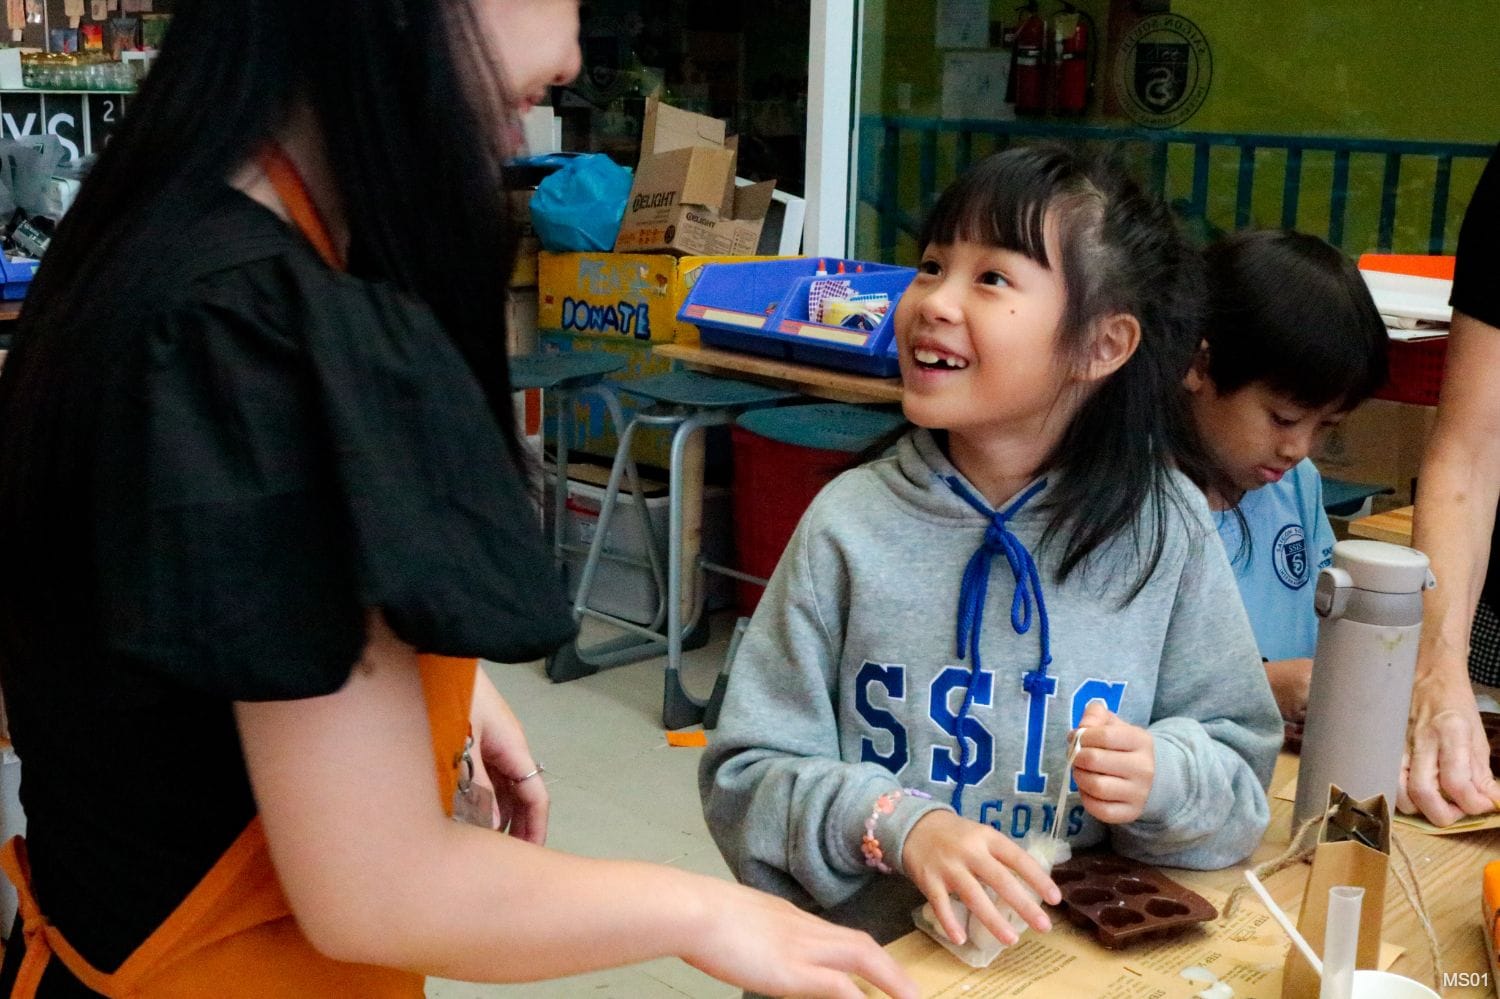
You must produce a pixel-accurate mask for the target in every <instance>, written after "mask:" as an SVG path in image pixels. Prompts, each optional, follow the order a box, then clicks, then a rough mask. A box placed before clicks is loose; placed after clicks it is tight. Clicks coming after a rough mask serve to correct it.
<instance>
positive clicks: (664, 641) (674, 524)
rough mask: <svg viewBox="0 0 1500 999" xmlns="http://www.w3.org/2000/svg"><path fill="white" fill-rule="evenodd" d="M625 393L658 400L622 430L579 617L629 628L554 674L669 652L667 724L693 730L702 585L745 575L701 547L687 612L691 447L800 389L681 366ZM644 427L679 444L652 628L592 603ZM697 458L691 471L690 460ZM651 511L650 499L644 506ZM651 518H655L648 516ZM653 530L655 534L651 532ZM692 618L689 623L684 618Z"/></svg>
mask: <svg viewBox="0 0 1500 999" xmlns="http://www.w3.org/2000/svg"><path fill="white" fill-rule="evenodd" d="M619 388H620V390H621V391H623V392H629V393H630V394H632V395H637V396H642V397H644V398H646V399H649V400H651V402H652V405H650V406H649V407H648V408H646V409H644V410H642V411H640V412H638V413H637V414H636V416H635V418H634V419H633V420H631V421H630V424H629V425H628V426H627V427H626V428H625V431H624V433H622V434H621V435H620V446H619V447H618V448H617V449H616V450H615V461H614V465H613V466H612V467H611V468H610V472H609V485H608V486H607V487H606V489H605V494H604V504H603V508H602V509H601V510H600V511H599V524H598V528H597V530H596V532H595V534H594V540H593V543H592V544H591V545H590V546H589V557H588V561H587V562H586V563H585V564H584V567H583V575H582V576H581V577H580V578H579V581H578V593H577V595H576V596H575V597H574V599H573V614H574V616H575V617H577V618H578V619H579V620H580V621H581V620H582V619H583V618H584V617H585V616H587V617H591V618H594V619H596V620H600V621H604V622H606V623H608V624H611V625H614V626H615V627H617V628H620V629H622V630H624V631H626V632H627V634H625V635H622V636H620V637H618V638H613V639H608V640H605V641H603V642H599V643H597V644H595V645H593V646H591V647H589V648H586V649H585V648H580V647H579V646H578V645H577V643H576V642H574V643H570V644H569V645H565V646H564V647H563V648H561V649H559V650H558V651H557V652H556V653H554V654H553V655H552V657H551V658H549V659H548V661H547V675H548V676H549V677H550V678H551V679H552V680H553V682H556V683H561V682H563V681H566V680H573V679H577V678H578V677H583V676H589V675H591V674H593V673H596V672H598V671H599V670H600V669H604V668H607V667H610V666H618V665H621V664H623V663H627V662H636V661H638V660H640V659H645V658H648V657H650V656H656V655H661V654H662V653H663V652H665V653H666V656H667V666H666V674H665V677H664V679H663V692H662V724H663V725H665V726H666V727H667V728H669V729H676V728H686V727H687V726H689V725H694V724H696V723H698V722H699V721H701V720H702V718H703V712H704V708H705V707H706V705H707V702H706V701H700V700H698V699H696V698H694V697H693V696H692V695H691V694H689V693H688V692H687V690H686V689H684V687H683V686H682V679H681V673H680V668H681V664H682V649H683V639H684V636H685V635H687V634H689V633H691V632H693V631H694V629H696V628H698V626H699V622H700V619H701V618H702V617H703V606H704V602H705V599H706V592H705V587H704V586H703V585H702V583H703V580H702V576H703V572H704V571H705V570H707V571H710V572H717V573H720V574H722V575H728V576H735V577H740V578H750V577H745V576H743V574H741V573H738V572H737V571H735V570H734V569H730V568H728V567H726V566H721V565H715V564H713V563H710V562H707V561H706V560H704V559H703V557H702V554H701V553H699V554H698V556H697V557H696V558H695V559H694V561H693V565H692V566H691V567H690V568H691V570H692V572H693V577H692V583H693V585H694V592H693V602H692V607H691V609H690V610H689V611H688V612H687V613H686V614H684V608H683V603H684V601H683V598H682V588H683V578H682V573H683V565H682V562H683V558H682V552H683V547H684V546H683V521H684V516H683V509H684V502H683V490H684V485H685V483H686V482H687V481H688V480H689V477H690V476H691V478H692V480H693V484H694V488H695V492H697V493H698V495H699V498H700V501H701V482H702V475H703V470H702V444H701V441H695V442H693V443H694V444H695V445H696V446H695V448H694V451H693V452H692V453H691V455H690V454H689V451H688V446H689V442H690V440H691V439H692V438H693V436H694V435H695V434H696V433H697V432H698V431H700V430H703V429H705V428H707V427H714V426H723V425H725V424H728V423H733V422H734V420H735V418H736V417H737V416H738V415H739V414H741V413H743V412H745V411H746V410H750V409H755V408H759V407H765V406H772V405H775V404H776V403H779V402H783V401H785V400H787V399H792V398H795V397H796V395H797V393H795V392H789V391H785V390H783V389H774V388H767V387H766V386H764V385H754V384H751V383H748V382H741V381H734V380H731V379H727V378H717V377H714V376H712V375H704V374H698V373H697V372H691V371H674V372H672V373H670V374H665V375H657V376H655V377H651V378H643V379H640V380H638V381H633V382H628V383H624V384H621V385H620V386H619ZM638 427H671V428H674V429H673V434H672V449H671V459H670V465H669V467H668V485H667V489H668V515H667V587H666V611H665V617H666V620H665V632H664V633H663V631H662V630H660V626H658V627H656V628H646V627H642V626H641V625H638V624H635V623H634V622H631V621H625V620H621V619H620V618H617V617H613V616H611V615H608V614H604V613H602V612H600V611H597V610H593V609H591V608H590V607H589V606H588V595H589V591H590V589H592V587H593V584H594V574H595V572H596V570H597V569H598V567H599V559H600V556H601V554H602V552H603V550H604V544H605V541H606V539H607V538H608V536H609V522H610V519H611V516H612V514H613V512H614V505H615V502H616V500H617V499H618V497H619V492H620V478H621V475H622V474H623V473H624V472H625V471H626V470H627V467H628V468H629V470H630V471H631V472H632V474H633V473H634V467H633V463H632V462H631V459H630V444H631V441H632V440H633V439H634V437H635V432H636V429H637V428H638ZM689 464H691V465H692V466H693V467H692V468H691V470H688V469H687V468H686V467H685V466H687V465H689ZM637 505H638V506H639V508H640V509H641V511H642V515H643V516H644V513H645V503H644V502H641V503H639V504H637ZM648 519H649V518H648ZM649 536H650V535H649V534H648V537H649ZM684 617H686V618H687V620H686V622H684V620H683V618H684Z"/></svg>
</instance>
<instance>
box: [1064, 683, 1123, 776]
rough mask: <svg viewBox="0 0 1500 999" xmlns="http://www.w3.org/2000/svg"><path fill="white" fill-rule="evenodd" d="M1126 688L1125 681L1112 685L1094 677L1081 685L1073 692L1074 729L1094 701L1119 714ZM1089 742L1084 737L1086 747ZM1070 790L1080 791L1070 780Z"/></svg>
mask: <svg viewBox="0 0 1500 999" xmlns="http://www.w3.org/2000/svg"><path fill="white" fill-rule="evenodd" d="M1126 686H1127V684H1126V683H1125V682H1124V681H1121V682H1119V683H1111V682H1110V681H1108V680H1100V679H1097V678H1094V677H1090V678H1089V679H1087V680H1085V681H1083V682H1082V683H1080V684H1079V685H1078V689H1077V690H1075V691H1073V715H1072V717H1073V724H1072V728H1077V727H1078V723H1079V722H1080V721H1082V720H1083V713H1084V712H1085V711H1087V710H1088V707H1089V704H1090V703H1091V702H1093V701H1101V702H1103V704H1104V706H1105V707H1106V708H1108V709H1109V710H1110V711H1111V712H1113V713H1115V714H1119V713H1120V702H1121V701H1123V700H1124V699H1125V688H1126ZM1088 741H1089V740H1088V737H1087V736H1084V739H1083V744H1084V745H1085V746H1087V745H1088ZM1068 789H1069V790H1070V791H1076V790H1078V782H1077V781H1076V780H1072V779H1070V780H1069V781H1068Z"/></svg>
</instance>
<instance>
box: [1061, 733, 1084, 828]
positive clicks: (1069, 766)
mask: <svg viewBox="0 0 1500 999" xmlns="http://www.w3.org/2000/svg"><path fill="white" fill-rule="evenodd" d="M1087 731H1088V729H1084V728H1081V729H1079V730H1078V731H1076V732H1074V733H1073V743H1072V745H1070V746H1069V747H1068V761H1067V763H1065V764H1063V775H1062V786H1061V787H1059V788H1058V789H1057V811H1056V812H1055V813H1053V816H1052V838H1053V839H1054V840H1060V839H1062V838H1063V834H1062V830H1063V827H1064V826H1066V825H1067V823H1066V822H1064V821H1063V809H1064V808H1067V807H1068V791H1069V787H1070V785H1071V784H1072V783H1073V761H1074V760H1076V759H1078V751H1079V750H1080V749H1082V748H1083V733H1084V732H1087Z"/></svg>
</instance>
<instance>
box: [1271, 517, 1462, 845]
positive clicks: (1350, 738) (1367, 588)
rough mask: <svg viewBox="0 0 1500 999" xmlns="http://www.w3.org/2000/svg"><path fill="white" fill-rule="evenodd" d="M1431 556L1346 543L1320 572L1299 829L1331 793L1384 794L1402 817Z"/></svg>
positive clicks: (1296, 819)
mask: <svg viewBox="0 0 1500 999" xmlns="http://www.w3.org/2000/svg"><path fill="white" fill-rule="evenodd" d="M1436 585H1437V581H1436V580H1435V579H1433V577H1432V571H1431V570H1430V569H1429V568H1428V563H1427V556H1426V555H1423V554H1422V553H1421V552H1419V551H1417V550H1416V549H1414V548H1403V547H1401V546H1400V545H1392V544H1387V543H1385V542H1383V541H1340V542H1339V543H1338V544H1336V545H1334V546H1333V565H1332V566H1330V567H1329V568H1327V569H1324V570H1323V571H1322V572H1320V573H1318V582H1317V592H1316V594H1315V597H1314V601H1315V606H1316V608H1317V612H1318V617H1319V619H1320V620H1319V621H1318V647H1317V651H1316V652H1315V653H1314V655H1313V671H1312V689H1311V690H1310V691H1309V694H1308V701H1307V722H1306V725H1305V728H1304V731H1303V734H1302V765H1301V768H1300V771H1299V774H1298V777H1297V804H1296V808H1295V809H1294V811H1293V812H1292V828H1293V829H1296V828H1297V827H1298V826H1300V825H1301V824H1302V823H1303V822H1305V821H1307V820H1308V819H1311V818H1314V817H1316V816H1319V815H1321V814H1322V813H1323V810H1324V809H1325V808H1326V807H1327V805H1328V786H1329V785H1330V784H1337V785H1338V786H1339V787H1340V788H1342V789H1343V790H1344V791H1347V792H1348V793H1349V794H1350V795H1351V796H1353V797H1355V798H1370V797H1374V796H1375V795H1377V794H1383V795H1385V798H1386V801H1387V802H1388V803H1389V804H1390V806H1391V808H1392V809H1394V808H1395V805H1396V790H1397V788H1398V786H1399V784H1400V780H1401V754H1402V752H1403V751H1404V750H1405V748H1406V719H1407V715H1408V714H1409V713H1410V710H1411V686H1412V676H1413V674H1414V673H1415V672H1416V666H1417V639H1418V637H1419V636H1420V635H1421V632H1422V591H1423V590H1425V589H1429V588H1431V587H1433V586H1436Z"/></svg>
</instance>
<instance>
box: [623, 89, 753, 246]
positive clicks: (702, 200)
mask: <svg viewBox="0 0 1500 999" xmlns="http://www.w3.org/2000/svg"><path fill="white" fill-rule="evenodd" d="M737 162H738V143H737V142H736V140H735V139H733V138H728V137H726V135H725V129H724V123H723V122H722V121H719V120H718V119H716V118H707V117H704V116H703V115H698V114H692V113H691V112H688V111H683V110H681V109H679V108H674V107H670V106H668V105H666V104H662V103H661V102H659V101H657V100H655V99H653V100H651V101H649V102H648V103H647V105H646V120H645V127H644V130H643V132H642V135H641V161H640V165H639V166H638V167H637V168H636V171H635V180H634V183H633V184H632V185H631V189H630V201H629V202H628V203H627V204H626V206H625V217H624V219H623V220H622V221H621V223H620V233H619V235H618V236H617V237H616V238H615V251H616V252H618V253H631V252H667V253H674V254H681V255H685V256H735V255H748V254H753V253H754V252H755V249H756V247H757V245H758V244H759V243H760V232H761V229H762V228H763V227H764V225H765V220H766V212H767V211H768V210H769V209H770V207H771V195H772V193H773V192H774V191H775V189H776V182H775V181H765V182H762V183H760V184H752V185H750V186H748V187H736V186H735V182H734V174H735V165H736V163H737Z"/></svg>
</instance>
